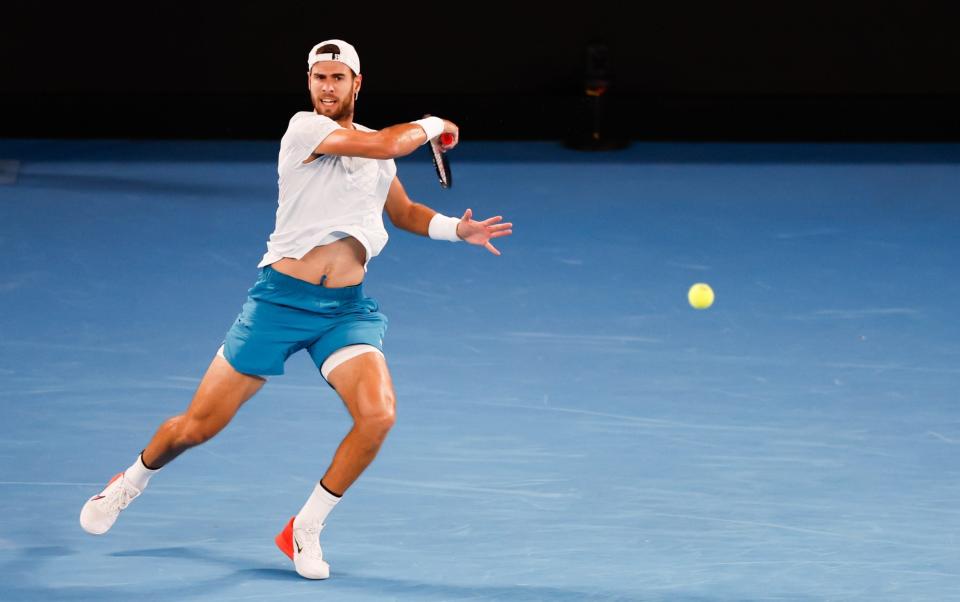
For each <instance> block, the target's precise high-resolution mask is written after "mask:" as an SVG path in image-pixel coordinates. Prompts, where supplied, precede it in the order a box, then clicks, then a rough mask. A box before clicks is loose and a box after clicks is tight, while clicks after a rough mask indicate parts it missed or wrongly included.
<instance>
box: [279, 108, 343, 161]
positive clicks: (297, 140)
mask: <svg viewBox="0 0 960 602" xmlns="http://www.w3.org/2000/svg"><path fill="white" fill-rule="evenodd" d="M339 129H340V124H339V123H337V122H336V121H334V120H332V119H330V118H329V117H326V116H324V115H317V114H316V113H308V112H306V111H303V112H300V113H297V114H296V115H294V116H293V118H291V119H290V124H289V125H288V126H287V133H286V135H285V136H284V138H285V139H286V140H287V141H288V142H289V144H290V145H291V147H292V149H297V150H303V151H306V154H309V153H312V152H313V150H314V149H315V148H317V146H318V145H319V144H320V143H321V142H323V141H324V139H326V137H327V136H329V135H330V133H331V132H333V131H334V130H339Z"/></svg>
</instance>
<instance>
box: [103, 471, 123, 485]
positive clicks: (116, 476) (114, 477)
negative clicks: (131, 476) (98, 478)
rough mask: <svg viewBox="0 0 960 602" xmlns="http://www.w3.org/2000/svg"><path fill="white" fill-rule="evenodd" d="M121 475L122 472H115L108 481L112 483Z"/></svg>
mask: <svg viewBox="0 0 960 602" xmlns="http://www.w3.org/2000/svg"><path fill="white" fill-rule="evenodd" d="M122 476H123V473H122V472H118V473H117V474H115V475H114V476H113V478H112V479H110V483H113V482H114V481H116V480H117V479H119V478H120V477H122ZM110 483H107V487H109V486H110Z"/></svg>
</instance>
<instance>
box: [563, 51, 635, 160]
mask: <svg viewBox="0 0 960 602" xmlns="http://www.w3.org/2000/svg"><path fill="white" fill-rule="evenodd" d="M612 86H613V70H612V68H611V65H610V49H609V47H608V46H607V45H606V44H604V43H603V42H592V43H590V44H588V45H587V48H586V69H585V72H584V78H583V96H582V97H581V102H580V114H581V115H580V118H579V119H578V120H577V122H576V123H575V125H574V130H573V132H572V134H571V135H570V136H569V137H568V139H567V141H566V145H567V146H569V147H570V148H574V149H577V150H584V151H599V150H616V149H622V148H626V147H627V146H629V137H628V132H627V131H624V130H618V129H617V128H616V125H615V124H614V123H613V122H612V120H611V119H610V110H609V109H610V90H611V88H612Z"/></svg>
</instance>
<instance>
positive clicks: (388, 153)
mask: <svg viewBox="0 0 960 602" xmlns="http://www.w3.org/2000/svg"><path fill="white" fill-rule="evenodd" d="M406 146H407V145H405V144H403V141H402V140H401V139H400V138H398V137H396V136H390V137H389V138H387V139H386V140H384V142H383V144H382V145H380V150H381V152H382V153H383V156H381V157H377V158H378V159H396V158H398V157H402V156H404V155H408V154H410V151H409V150H408V149H407V148H406Z"/></svg>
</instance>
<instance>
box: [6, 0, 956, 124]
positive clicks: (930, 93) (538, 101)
mask: <svg viewBox="0 0 960 602" xmlns="http://www.w3.org/2000/svg"><path fill="white" fill-rule="evenodd" d="M0 10H2V11H3V12H2V15H0V18H2V26H0V28H2V29H0V34H2V35H0V50H2V52H3V57H4V58H3V62H2V70H3V73H2V77H0V96H2V105H0V115H2V121H0V136H5V137H56V138H66V137H93V138H116V137H121V138H240V139H277V138H279V136H280V135H281V134H282V132H283V130H284V128H285V126H286V123H287V120H288V119H289V117H290V115H291V114H292V113H293V112H295V111H297V110H303V109H305V108H309V102H308V97H307V95H306V88H305V85H306V79H305V74H306V55H307V51H308V50H309V49H310V47H311V46H312V45H313V44H315V43H317V42H319V41H321V40H323V39H326V38H342V39H345V40H347V41H349V42H351V43H353V44H354V46H355V47H356V48H357V50H358V52H359V54H360V58H361V63H362V71H363V75H364V85H363V91H362V92H361V96H360V102H359V104H358V109H357V115H356V120H357V121H358V122H360V123H363V124H365V125H368V126H370V127H375V128H377V127H383V126H385V125H389V124H390V123H395V122H398V121H408V120H411V119H416V118H418V117H420V116H422V115H423V113H427V112H429V113H432V114H437V115H441V116H444V117H448V118H450V119H452V120H453V121H456V122H457V123H458V124H459V125H460V127H461V129H462V130H463V134H464V136H465V137H467V136H469V137H470V138H473V139H542V140H555V139H564V138H567V137H569V136H571V135H574V134H576V133H578V132H580V131H581V130H583V129H584V127H587V125H586V124H588V123H589V118H590V111H591V110H593V109H592V108H591V105H589V104H588V103H589V102H590V101H588V99H587V97H586V96H585V94H584V89H585V80H586V77H587V65H588V61H587V48H588V46H589V45H590V44H602V45H604V46H605V47H606V48H607V59H606V61H602V62H599V64H598V62H597V61H595V62H594V63H593V65H594V67H598V66H599V67H600V68H602V69H603V70H604V71H605V75H606V78H607V79H608V81H609V82H610V86H609V88H608V91H607V93H606V94H605V95H604V96H603V97H602V104H601V105H599V107H600V109H601V112H602V113H601V114H602V119H603V121H602V123H603V126H602V127H603V128H604V129H605V131H616V132H618V133H620V134H622V135H624V136H626V137H628V138H630V139H637V140H671V139H672V140H914V141H916V140H934V141H940V140H957V139H960V111H958V109H960V102H958V101H960V73H958V68H957V67H958V65H960V35H958V32H960V27H958V19H957V17H958V16H960V11H958V10H957V9H956V8H953V7H952V6H951V5H950V4H948V3H942V4H941V3H928V2H907V1H904V2H902V3H886V4H883V3H867V2H842V1H836V2H790V1H787V2H710V3H708V2H671V3H666V2H660V3H632V4H627V3H624V4H621V3H618V2H609V1H606V0H604V1H599V2H598V1H593V2H581V3H576V4H571V5H568V6H561V5H559V4H554V3H522V2H514V3H506V2H493V3H491V2H455V1H451V2H447V3H407V4H402V5H401V4H399V3H393V4H389V5H387V4H381V3H361V2H339V3H317V2H311V3H305V2H256V3H253V2H234V3H230V4H226V3H200V2H193V3H189V4H188V3H179V2H174V3H153V4H143V3H139V2H129V3H125V4H120V3H97V4H96V5H95V6H94V5H90V6H84V5H78V4H71V5H65V6H61V5H57V4H47V3H42V2H7V3H6V4H5V5H4V7H3V8H2V9H0Z"/></svg>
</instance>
